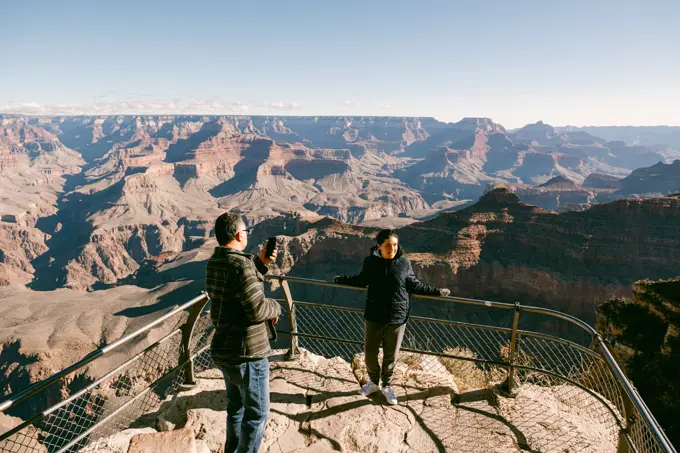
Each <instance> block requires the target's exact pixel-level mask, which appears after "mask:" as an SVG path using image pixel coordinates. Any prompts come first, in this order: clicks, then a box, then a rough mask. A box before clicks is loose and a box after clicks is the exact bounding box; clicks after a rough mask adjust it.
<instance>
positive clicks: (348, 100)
mask: <svg viewBox="0 0 680 453" xmlns="http://www.w3.org/2000/svg"><path fill="white" fill-rule="evenodd" d="M343 104H345V105H351V106H353V107H359V106H360V105H361V103H360V102H359V101H353V100H351V99H347V100H345V101H343Z"/></svg>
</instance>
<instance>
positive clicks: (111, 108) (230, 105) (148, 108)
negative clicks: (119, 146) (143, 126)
mask: <svg viewBox="0 0 680 453" xmlns="http://www.w3.org/2000/svg"><path fill="white" fill-rule="evenodd" d="M298 106H299V104H297V103H291V104H287V105H286V107H287V108H289V109H292V108H297V107H298ZM251 107H253V106H252V105H251V104H249V103H248V102H242V101H216V100H194V99H187V100H182V99H174V100H171V101H162V100H156V101H139V100H127V101H115V102H114V101H103V100H98V101H95V102H93V103H90V104H38V103H35V102H28V103H15V104H7V105H0V113H10V114H23V115H129V114H140V115H163V114H169V115H170V114H180V115H202V114H215V115H217V114H234V113H245V112H248V111H249V110H250V108H251Z"/></svg>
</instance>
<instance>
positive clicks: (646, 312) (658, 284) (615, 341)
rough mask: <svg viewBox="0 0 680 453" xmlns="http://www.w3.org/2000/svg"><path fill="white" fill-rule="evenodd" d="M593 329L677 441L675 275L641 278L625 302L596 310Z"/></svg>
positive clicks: (679, 344) (679, 385)
mask: <svg viewBox="0 0 680 453" xmlns="http://www.w3.org/2000/svg"><path fill="white" fill-rule="evenodd" d="M597 313H598V328H599V330H600V331H601V332H602V334H603V336H604V337H605V338H606V340H607V341H608V342H609V343H610V344H611V345H612V348H613V349H614V352H615V354H616V358H617V361H618V362H619V363H621V364H622V365H623V366H624V368H625V369H626V371H627V373H628V376H629V377H630V378H631V380H632V381H633V382H634V383H635V386H636V387H637V389H638V391H639V392H640V394H641V395H642V397H643V399H644V400H645V402H646V403H647V405H648V406H649V408H650V409H651V411H652V413H653V414H654V415H655V417H656V418H657V420H658V421H659V423H660V424H661V426H662V427H664V429H665V430H666V434H667V435H668V437H669V438H670V440H671V442H673V443H674V444H676V445H677V444H678V442H680V421H679V420H678V416H677V414H678V413H679V411H680V399H679V398H678V397H677V395H678V392H679V391H680V277H679V278H675V279H670V280H662V281H650V280H643V281H640V282H637V283H636V284H635V289H634V292H633V297H632V298H630V299H621V298H618V299H612V300H609V301H608V302H606V303H604V304H603V305H601V306H600V307H599V308H598V310H597Z"/></svg>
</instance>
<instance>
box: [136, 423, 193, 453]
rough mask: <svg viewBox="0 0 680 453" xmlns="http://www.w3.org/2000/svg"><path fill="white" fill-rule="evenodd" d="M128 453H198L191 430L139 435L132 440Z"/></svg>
mask: <svg viewBox="0 0 680 453" xmlns="http://www.w3.org/2000/svg"><path fill="white" fill-rule="evenodd" d="M128 453H198V449H197V446H196V438H195V437H194V432H193V430H191V429H178V430H176V431H170V432H164V433H150V434H137V435H136V436H134V437H133V438H132V439H131V440H130V448H129V449H128Z"/></svg>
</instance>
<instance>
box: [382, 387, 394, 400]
mask: <svg viewBox="0 0 680 453" xmlns="http://www.w3.org/2000/svg"><path fill="white" fill-rule="evenodd" d="M382 392H383V395H385V400H387V404H392V405H394V404H397V396H396V395H395V394H394V390H392V387H390V386H389V385H388V386H387V387H383V389H382Z"/></svg>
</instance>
